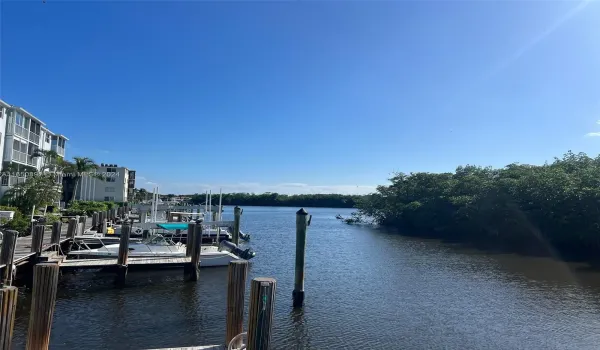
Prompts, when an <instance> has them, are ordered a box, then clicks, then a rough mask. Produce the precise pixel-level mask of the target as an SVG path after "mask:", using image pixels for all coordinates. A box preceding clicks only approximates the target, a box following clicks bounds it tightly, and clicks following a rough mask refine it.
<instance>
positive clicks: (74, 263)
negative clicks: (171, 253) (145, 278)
mask: <svg viewBox="0 0 600 350" xmlns="http://www.w3.org/2000/svg"><path fill="white" fill-rule="evenodd" d="M189 262H190V258H189V257H183V258H155V257H148V258H129V260H128V262H127V265H130V266H131V265H164V266H166V265H183V264H185V263H189ZM114 265H117V259H110V258H108V259H74V260H63V261H62V262H61V264H60V267H61V268H103V267H107V266H114Z"/></svg>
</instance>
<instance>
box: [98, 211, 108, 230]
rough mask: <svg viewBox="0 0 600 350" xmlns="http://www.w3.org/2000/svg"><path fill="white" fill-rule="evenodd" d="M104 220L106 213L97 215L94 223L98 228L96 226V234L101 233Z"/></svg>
mask: <svg viewBox="0 0 600 350" xmlns="http://www.w3.org/2000/svg"><path fill="white" fill-rule="evenodd" d="M104 220H106V213H105V212H103V211H101V212H99V213H98V222H97V223H96V224H97V225H98V226H96V232H98V233H103V232H102V229H103V228H104V227H103V225H102V224H103V223H104Z"/></svg>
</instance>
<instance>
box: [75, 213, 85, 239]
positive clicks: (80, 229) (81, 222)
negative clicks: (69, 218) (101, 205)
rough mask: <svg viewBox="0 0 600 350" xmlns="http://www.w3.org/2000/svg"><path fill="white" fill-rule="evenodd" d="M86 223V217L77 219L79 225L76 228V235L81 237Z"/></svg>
mask: <svg viewBox="0 0 600 350" xmlns="http://www.w3.org/2000/svg"><path fill="white" fill-rule="evenodd" d="M86 222H87V215H84V216H80V217H79V225H78V226H77V229H78V230H77V233H78V234H79V235H82V236H83V233H84V232H85V224H86Z"/></svg>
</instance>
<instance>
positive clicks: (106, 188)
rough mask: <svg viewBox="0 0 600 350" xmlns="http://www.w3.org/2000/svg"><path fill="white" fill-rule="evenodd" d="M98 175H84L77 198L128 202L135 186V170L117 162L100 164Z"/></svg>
mask: <svg viewBox="0 0 600 350" xmlns="http://www.w3.org/2000/svg"><path fill="white" fill-rule="evenodd" d="M96 175H98V176H99V177H102V179H99V178H98V176H93V175H92V174H90V175H89V176H84V177H82V178H81V180H80V183H79V188H78V189H77V195H76V196H75V198H76V199H77V200H87V201H111V202H127V201H128V199H129V197H130V194H132V193H133V188H134V187H135V171H134V170H129V169H127V168H125V167H120V166H117V165H116V164H104V163H102V164H100V167H99V168H98V170H97V174H96Z"/></svg>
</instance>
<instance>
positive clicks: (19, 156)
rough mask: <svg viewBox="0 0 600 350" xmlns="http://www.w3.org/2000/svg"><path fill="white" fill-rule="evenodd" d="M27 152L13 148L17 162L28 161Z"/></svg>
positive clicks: (13, 157) (13, 155) (14, 158)
mask: <svg viewBox="0 0 600 350" xmlns="http://www.w3.org/2000/svg"><path fill="white" fill-rule="evenodd" d="M27 158H28V157H27V154H26V153H23V152H19V151H17V150H13V154H12V159H13V160H14V161H17V162H21V163H27Z"/></svg>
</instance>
